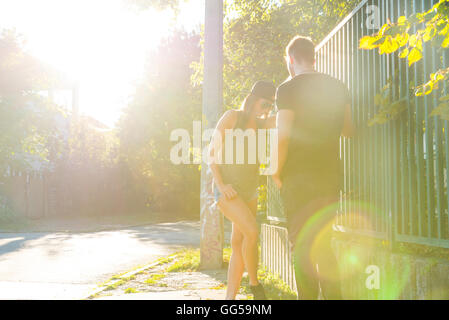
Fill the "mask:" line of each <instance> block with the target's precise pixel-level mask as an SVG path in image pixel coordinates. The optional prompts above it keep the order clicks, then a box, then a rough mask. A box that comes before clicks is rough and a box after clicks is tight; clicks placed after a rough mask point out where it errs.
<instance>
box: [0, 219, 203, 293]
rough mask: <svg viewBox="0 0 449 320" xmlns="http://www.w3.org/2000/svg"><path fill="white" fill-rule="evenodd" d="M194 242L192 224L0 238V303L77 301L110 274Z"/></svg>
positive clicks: (195, 231)
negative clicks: (51, 300) (11, 301)
mask: <svg viewBox="0 0 449 320" xmlns="http://www.w3.org/2000/svg"><path fill="white" fill-rule="evenodd" d="M199 242H200V233H199V223H197V222H175V223H161V224H154V225H148V226H142V227H131V228H123V229H120V230H114V231H101V232H89V233H0V299H81V298H84V297H86V296H87V295H88V294H89V292H91V291H92V290H93V289H95V288H96V287H97V285H98V284H99V283H102V282H104V281H106V280H107V279H109V278H110V277H111V276H112V275H114V274H117V273H121V272H125V271H129V269H131V268H134V267H137V266H139V265H145V264H147V263H150V262H152V261H154V260H156V259H158V258H160V257H162V256H165V255H168V254H171V253H173V252H175V251H177V250H179V249H180V248H183V247H186V246H189V247H198V246H199Z"/></svg>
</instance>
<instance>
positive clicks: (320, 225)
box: [273, 37, 353, 299]
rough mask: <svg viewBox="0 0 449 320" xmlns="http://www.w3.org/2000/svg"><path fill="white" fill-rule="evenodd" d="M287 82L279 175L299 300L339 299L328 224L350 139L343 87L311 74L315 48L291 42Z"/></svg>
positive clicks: (301, 40)
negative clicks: (343, 140) (344, 139)
mask: <svg viewBox="0 0 449 320" xmlns="http://www.w3.org/2000/svg"><path fill="white" fill-rule="evenodd" d="M286 58H287V63H288V69H289V72H290V75H291V78H290V79H289V80H288V81H286V82H284V83H283V84H282V85H281V86H280V87H279V88H278V91H277V95H276V105H277V108H278V114H277V128H278V130H279V169H278V172H277V173H276V174H275V175H274V176H273V179H274V181H275V182H276V183H277V184H278V186H279V187H280V188H281V197H282V200H283V203H284V208H285V212H286V216H287V225H288V230H289V237H290V241H291V242H292V244H293V246H294V261H295V274H296V281H297V287H298V292H299V297H300V298H301V299H317V297H318V292H319V287H321V289H322V294H323V296H324V298H326V299H341V291H340V279H339V272H338V265H337V261H336V258H335V255H334V253H333V251H332V249H331V231H332V223H333V221H334V218H335V214H336V208H337V206H338V198H339V190H340V179H341V173H340V160H339V148H340V136H341V135H344V136H350V135H352V131H353V127H352V121H351V108H350V94H349V91H348V89H347V87H346V85H345V84H344V83H343V82H341V81H339V80H337V79H335V78H333V77H331V76H328V75H325V74H322V73H319V72H316V71H315V70H314V64H315V46H314V44H313V42H312V41H311V40H310V39H309V38H305V37H295V38H294V39H293V40H292V41H291V42H290V44H289V45H288V47H287V57H286Z"/></svg>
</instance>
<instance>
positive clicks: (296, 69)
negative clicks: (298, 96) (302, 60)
mask: <svg viewBox="0 0 449 320" xmlns="http://www.w3.org/2000/svg"><path fill="white" fill-rule="evenodd" d="M293 70H294V72H295V74H294V75H293V76H292V77H296V76H299V75H300V74H303V73H311V72H315V68H314V67H313V66H302V65H294V66H293Z"/></svg>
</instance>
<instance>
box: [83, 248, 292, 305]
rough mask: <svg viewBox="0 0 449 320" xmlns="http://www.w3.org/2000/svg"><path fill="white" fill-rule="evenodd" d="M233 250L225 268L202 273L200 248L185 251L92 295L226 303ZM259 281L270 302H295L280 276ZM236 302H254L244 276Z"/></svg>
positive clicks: (265, 274)
mask: <svg viewBox="0 0 449 320" xmlns="http://www.w3.org/2000/svg"><path fill="white" fill-rule="evenodd" d="M230 254H231V249H230V248H225V249H224V253H223V260H224V264H223V268H222V269H219V270H203V271H202V270H199V262H200V254H199V250H198V249H185V250H183V251H180V252H177V253H175V254H173V255H171V256H168V257H165V258H162V259H159V260H157V261H155V262H154V263H152V264H150V265H147V266H144V267H141V268H140V269H136V270H133V271H130V272H127V273H125V274H122V275H117V276H114V277H112V278H111V279H110V280H109V281H106V282H105V283H103V284H102V285H100V287H99V288H98V289H97V290H96V291H94V292H92V293H91V295H90V296H89V297H88V299H100V300H223V299H224V298H225V296H226V279H227V264H228V263H229V258H230ZM258 277H259V281H261V283H262V284H263V285H264V287H265V293H266V295H267V298H268V300H296V293H294V292H292V291H291V290H290V289H289V288H288V286H287V285H286V284H285V283H283V282H282V281H281V280H280V279H279V278H278V277H276V276H274V275H272V274H270V273H269V272H267V271H265V270H263V269H259V271H258ZM236 299H237V300H251V299H253V296H252V294H250V293H249V283H248V277H247V275H246V274H244V275H243V279H242V283H241V287H240V290H239V294H238V295H237V297H236Z"/></svg>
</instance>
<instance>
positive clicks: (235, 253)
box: [226, 223, 245, 300]
mask: <svg viewBox="0 0 449 320" xmlns="http://www.w3.org/2000/svg"><path fill="white" fill-rule="evenodd" d="M231 248H232V252H231V259H230V260H229V269H228V286H227V289H226V300H234V299H235V296H236V295H237V292H238V291H239V288H240V282H241V280H242V276H243V272H244V271H245V262H244V260H243V234H242V232H241V231H240V230H239V229H238V227H237V226H236V225H235V223H232V236H231Z"/></svg>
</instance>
